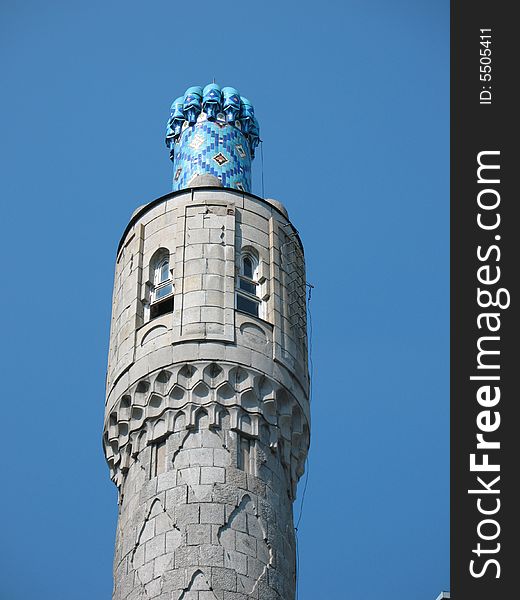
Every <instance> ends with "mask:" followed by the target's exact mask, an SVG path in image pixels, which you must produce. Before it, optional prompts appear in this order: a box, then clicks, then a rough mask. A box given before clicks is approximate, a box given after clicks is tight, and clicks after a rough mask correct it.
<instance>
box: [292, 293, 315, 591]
mask: <svg viewBox="0 0 520 600" xmlns="http://www.w3.org/2000/svg"><path fill="white" fill-rule="evenodd" d="M306 285H307V287H308V288H309V293H308V296H307V315H308V321H309V364H310V383H309V402H310V401H312V384H313V380H314V364H313V362H312V312H311V298H312V290H313V289H314V286H313V285H312V284H311V283H306ZM308 482H309V459H308V458H307V459H306V461H305V483H304V485H303V492H302V501H301V503H300V514H299V515H298V520H297V522H296V525H295V527H294V533H295V535H294V540H295V546H296V600H298V592H299V587H298V584H299V580H300V551H299V548H298V527H299V526H300V521H301V520H302V516H303V504H304V502H305V494H306V492H307V484H308Z"/></svg>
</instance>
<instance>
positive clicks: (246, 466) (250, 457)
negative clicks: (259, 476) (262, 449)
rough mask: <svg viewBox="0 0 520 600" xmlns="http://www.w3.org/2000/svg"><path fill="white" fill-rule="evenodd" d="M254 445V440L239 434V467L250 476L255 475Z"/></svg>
mask: <svg viewBox="0 0 520 600" xmlns="http://www.w3.org/2000/svg"><path fill="white" fill-rule="evenodd" d="M254 443H255V442H254V440H253V439H251V438H248V437H245V436H244V435H240V434H239V436H238V456H237V459H238V460H237V466H238V468H239V469H241V470H242V471H245V472H246V473H247V474H249V475H254Z"/></svg>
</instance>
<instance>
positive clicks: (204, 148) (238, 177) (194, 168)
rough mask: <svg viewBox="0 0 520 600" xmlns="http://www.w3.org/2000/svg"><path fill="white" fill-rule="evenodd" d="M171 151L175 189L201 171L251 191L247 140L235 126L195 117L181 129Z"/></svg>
mask: <svg viewBox="0 0 520 600" xmlns="http://www.w3.org/2000/svg"><path fill="white" fill-rule="evenodd" d="M201 116H202V115H201ZM173 151H174V155H173V190H174V191H175V190H182V189H184V188H187V187H189V184H190V181H191V180H192V179H193V178H194V177H195V176H196V175H203V174H208V175H215V177H218V178H219V179H220V181H221V182H222V185H223V186H224V187H228V188H235V189H238V190H242V191H244V192H250V191H251V154H250V151H249V144H248V143H247V140H246V138H245V136H244V134H243V133H242V132H241V131H240V130H238V129H237V128H236V127H233V126H232V125H229V124H227V123H223V124H222V125H220V124H219V123H218V122H212V121H207V120H204V121H202V122H201V121H198V122H197V123H195V125H191V126H188V127H187V128H186V129H184V131H183V132H182V133H181V136H180V139H179V141H178V142H177V143H175V144H174V147H173Z"/></svg>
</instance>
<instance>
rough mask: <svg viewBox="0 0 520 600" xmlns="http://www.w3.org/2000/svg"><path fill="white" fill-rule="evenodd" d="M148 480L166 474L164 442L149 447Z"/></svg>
mask: <svg viewBox="0 0 520 600" xmlns="http://www.w3.org/2000/svg"><path fill="white" fill-rule="evenodd" d="M151 451H152V456H151V460H150V478H152V477H157V475H160V474H161V473H164V472H166V440H163V441H162V442H156V443H155V444H152V446H151Z"/></svg>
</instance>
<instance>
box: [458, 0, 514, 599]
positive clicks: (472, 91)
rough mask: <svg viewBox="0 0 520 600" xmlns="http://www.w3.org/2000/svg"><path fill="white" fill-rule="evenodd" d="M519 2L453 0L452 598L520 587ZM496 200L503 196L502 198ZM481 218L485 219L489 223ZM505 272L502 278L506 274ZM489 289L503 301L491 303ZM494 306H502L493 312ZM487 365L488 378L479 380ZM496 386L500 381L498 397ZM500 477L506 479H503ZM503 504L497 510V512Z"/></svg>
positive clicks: (490, 595) (506, 593) (506, 594)
mask: <svg viewBox="0 0 520 600" xmlns="http://www.w3.org/2000/svg"><path fill="white" fill-rule="evenodd" d="M515 8H516V6H515V3H513V2H506V1H503V0H502V1H498V0H495V1H494V2H491V1H488V2H483V1H482V0H464V1H462V0H459V1H456V0H452V3H451V597H452V598H453V599H454V600H481V599H482V600H484V599H486V600H502V599H504V600H506V599H508V600H509V599H510V598H512V597H516V595H517V594H519V593H520V592H518V588H519V580H520V547H519V545H518V544H519V543H520V531H519V523H520V517H519V515H520V492H519V490H520V468H519V463H520V416H519V409H518V406H519V405H520V385H519V382H518V381H517V378H518V379H520V351H519V348H518V347H517V344H516V338H517V336H518V333H519V327H518V323H519V319H518V308H517V307H518V304H519V302H520V294H519V290H518V288H519V286H518V279H519V275H520V269H519V267H518V261H519V259H520V242H519V240H520V219H519V218H516V219H515V216H516V214H518V213H519V212H520V210H519V209H520V193H519V190H518V187H519V184H518V182H517V179H518V176H519V175H520V153H519V152H518V149H517V144H518V121H519V118H518V115H519V114H520V108H519V107H516V106H515V107H513V103H515V104H516V103H517V102H516V92H515V90H514V88H517V87H518V85H517V81H518V80H519V79H520V75H519V74H518V67H517V64H515V63H516V62H517V61H516V59H517V58H519V57H520V52H519V50H518V46H517V45H516V40H518V38H519V34H518V26H517V24H516V21H515V18H514V16H513V11H514V9H515ZM481 30H482V31H481ZM487 30H490V31H487ZM487 35H489V36H490V37H489V38H488V37H486V36H487ZM487 41H489V42H490V43H489V44H487V43H486V42H487ZM482 42H484V43H482ZM487 49H489V50H490V52H487V51H486V50H487ZM487 66H489V67H490V69H488V68H486V67H487ZM515 67H516V68H515ZM486 74H489V75H490V77H486ZM479 153H485V154H480V161H481V162H482V163H483V164H487V165H493V166H495V167H497V166H498V167H499V168H496V169H490V168H483V169H482V170H481V172H480V175H481V177H480V179H481V181H480V182H479V177H478V166H479ZM497 179H499V180H500V181H499V182H497V181H495V180H497ZM479 194H480V196H479ZM479 198H480V203H481V205H482V206H479ZM495 203H498V204H497V206H496V207H495V208H490V207H492V206H493V205H494V204H495ZM479 214H480V217H479ZM479 218H480V223H481V224H482V225H483V226H481V225H479V221H478V219H479ZM498 219H500V222H499V224H497V220H498ZM494 225H496V226H495V227H493V226H494ZM485 227H489V229H486V228H485ZM479 247H480V251H479V250H478V248H479ZM478 252H480V257H479V255H478ZM497 268H499V269H500V272H499V271H498V269H497ZM479 269H480V271H479ZM479 275H480V280H479ZM498 275H500V278H499V279H498V281H496V282H495V281H494V280H495V279H496V278H497V276H498ZM479 288H480V290H481V294H480V296H479V295H478V289H479ZM500 290H501V291H500ZM486 292H487V293H486ZM479 298H480V303H479ZM508 298H510V306H509V307H507V306H506V305H507V304H508ZM489 299H492V301H493V300H494V301H495V302H496V304H497V305H496V306H493V305H491V306H488V307H485V306H484V305H485V304H487V302H488V301H489ZM486 314H487V315H491V314H493V315H494V316H493V317H491V316H488V317H485V316H483V315H486ZM479 315H480V320H479ZM479 325H480V327H479ZM483 338H487V339H483ZM497 338H498V339H497ZM479 340H480V342H479ZM479 343H480V349H484V353H483V354H481V356H480V363H479V359H478V354H479ZM489 351H499V354H491V353H487V352H489ZM479 367H480V368H479ZM475 376H476V377H483V378H488V379H471V377H475ZM490 377H498V378H499V379H490ZM487 386H490V387H489V389H488V388H487ZM495 388H499V391H500V400H499V401H498V402H497V401H496V400H497V397H498V391H497V390H496V389H495ZM479 393H480V401H479ZM493 404H494V406H492V405H493ZM498 419H500V422H499V421H498ZM478 434H481V435H482V436H483V437H482V438H480V441H481V443H482V447H481V448H478V447H477V444H478V442H479V440H478V438H477V435H478ZM482 440H484V442H485V443H486V444H491V443H500V448H499V449H498V448H492V447H491V446H490V445H488V446H487V447H486V448H485V447H484V444H483V442H482ZM472 454H473V455H474V462H475V469H479V470H473V471H472V470H471V468H470V461H471V455H472ZM485 455H487V460H488V462H489V464H490V465H492V466H493V468H496V467H499V469H500V470H499V471H498V470H495V471H491V470H488V471H485V470H484V468H485V467H484V466H478V465H483V464H484V463H485V461H486V458H485ZM479 477H480V479H481V481H479V480H478V478H479ZM497 477H500V479H499V480H496V478H497ZM494 480H496V481H495V482H494ZM493 482H494V483H493ZM486 485H487V486H488V488H489V489H487V490H486V488H485V486H486ZM469 490H473V491H474V493H469V492H468V491H469ZM479 509H480V510H479ZM484 511H487V512H488V514H484ZM493 511H496V512H494V514H491V513H492V512H493ZM495 536H496V537H495ZM479 544H480V546H479ZM479 548H480V549H479ZM471 561H474V562H473V563H471ZM471 571H473V574H472V572H471ZM511 594H513V595H511Z"/></svg>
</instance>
